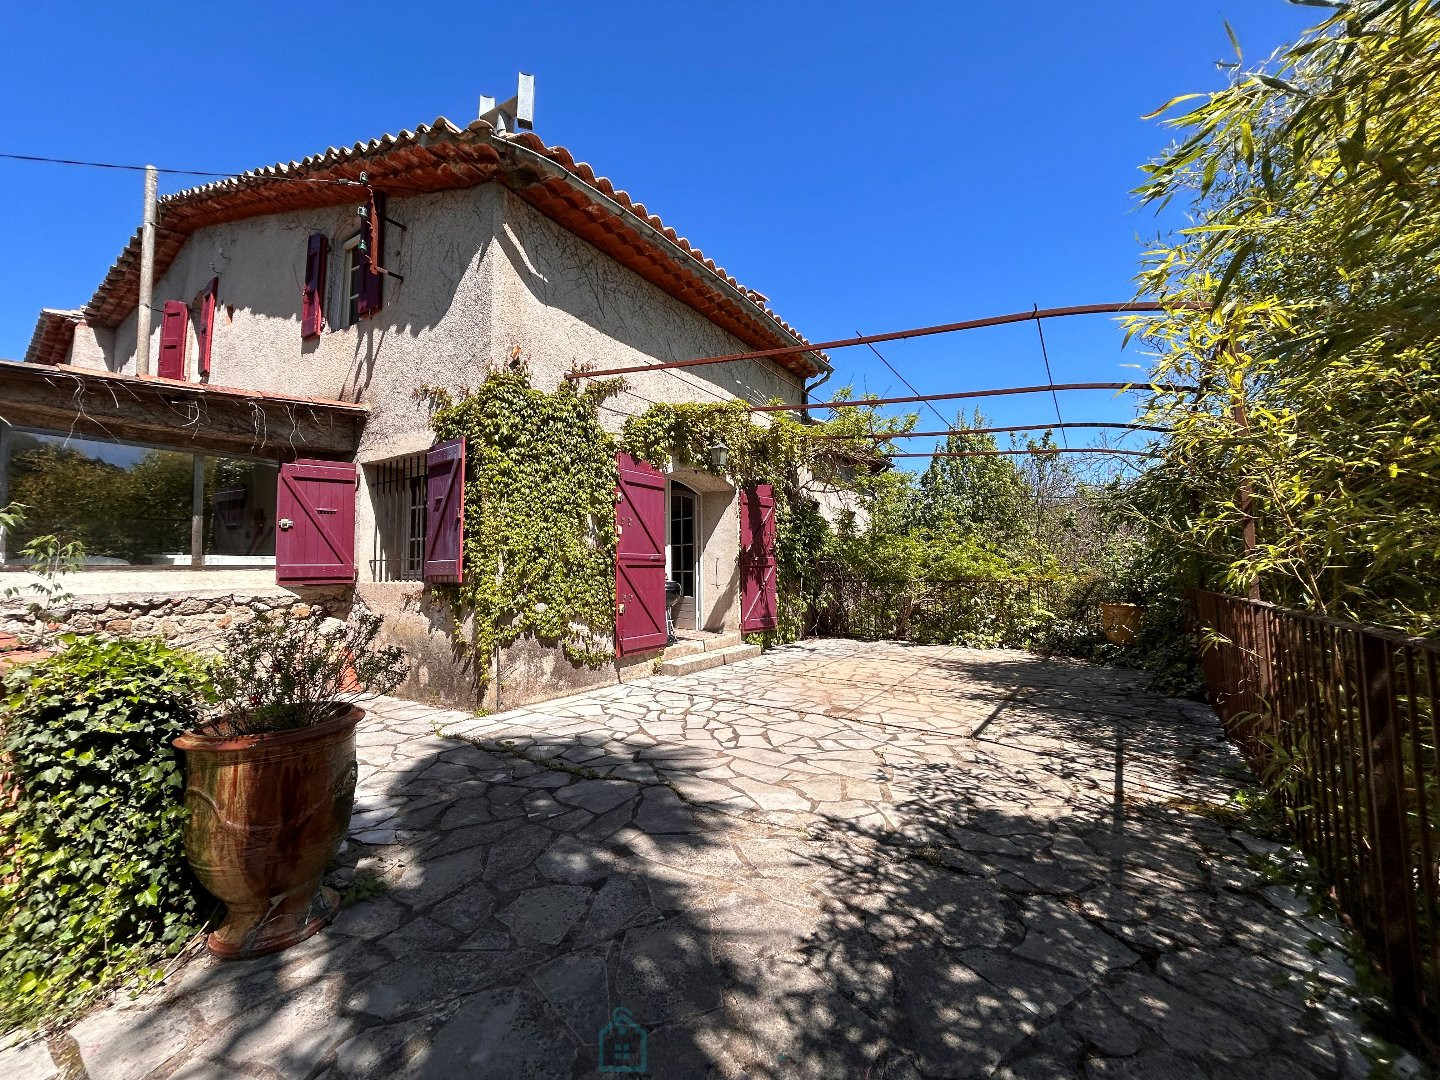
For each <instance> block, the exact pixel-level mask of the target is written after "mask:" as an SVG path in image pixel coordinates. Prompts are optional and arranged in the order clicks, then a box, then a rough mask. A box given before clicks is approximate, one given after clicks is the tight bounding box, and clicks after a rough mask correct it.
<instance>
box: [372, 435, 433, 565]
mask: <svg viewBox="0 0 1440 1080" xmlns="http://www.w3.org/2000/svg"><path fill="white" fill-rule="evenodd" d="M368 471H369V473H370V492H371V498H372V501H373V504H374V507H375V546H374V555H373V557H372V558H371V560H370V574H371V577H373V578H374V579H375V580H376V581H424V580H425V499H426V477H427V469H426V464H425V455H424V454H411V455H409V456H407V457H402V458H394V459H392V460H390V461H382V462H380V463H379V464H378V465H372V466H369V469H368Z"/></svg>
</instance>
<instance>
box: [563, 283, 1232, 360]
mask: <svg viewBox="0 0 1440 1080" xmlns="http://www.w3.org/2000/svg"><path fill="white" fill-rule="evenodd" d="M1176 309H1187V310H1206V311H1208V310H1209V305H1208V304H1200V303H1198V302H1195V301H1188V300H1181V301H1172V302H1170V303H1169V304H1157V303H1156V302H1154V301H1153V300H1133V301H1130V302H1128V303H1124V304H1077V305H1074V306H1072V307H1058V308H1040V309H1038V310H1030V311H1017V312H1014V313H1012V314H1010V315H992V316H990V317H988V318H985V319H966V320H965V321H963V322H953V323H941V324H940V325H938V326H917V327H913V328H912V329H909V330H892V331H890V332H889V333H887V334H857V335H856V336H855V337H851V338H838V339H836V340H835V341H819V342H815V343H813V344H810V345H786V346H784V347H783V348H779V349H757V350H754V351H752V352H739V353H727V354H725V355H724V356H702V357H698V358H696V359H694V360H671V361H668V362H665V363H659V364H636V365H633V366H631V367H618V368H600V369H598V370H595V371H569V372H566V373H565V377H566V378H567V379H598V378H603V377H605V376H607V375H628V374H630V373H631V372H633V371H663V370H665V369H667V368H685V367H699V366H701V365H703V364H726V363H730V362H731V361H733V360H764V359H767V358H769V357H774V356H796V355H799V354H800V353H808V352H818V351H820V350H823V349H847V348H849V347H850V346H852V345H873V344H875V343H876V342H880V341H903V340H907V339H909V338H917V337H928V336H930V335H931V334H951V333H954V332H955V331H957V330H978V329H980V328H981V327H984V326H1004V325H1006V324H1008V323H1018V322H1031V321H1036V320H1039V319H1059V318H1064V317H1065V316H1067V315H1119V314H1124V313H1126V312H1130V313H1147V312H1148V313H1157V314H1158V313H1160V312H1164V311H1170V310H1176Z"/></svg>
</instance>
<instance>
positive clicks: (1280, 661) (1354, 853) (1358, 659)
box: [1192, 592, 1440, 1051]
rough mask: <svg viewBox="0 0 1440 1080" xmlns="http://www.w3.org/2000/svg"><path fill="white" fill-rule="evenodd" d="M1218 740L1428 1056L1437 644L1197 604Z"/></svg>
mask: <svg viewBox="0 0 1440 1080" xmlns="http://www.w3.org/2000/svg"><path fill="white" fill-rule="evenodd" d="M1192 598H1193V601H1194V605H1195V615H1196V621H1197V626H1198V629H1199V632H1200V637H1201V641H1200V645H1201V663H1202V666H1203V667H1204V670H1205V680H1206V684H1207V686H1208V688H1209V691H1210V696H1211V700H1212V702H1213V704H1214V706H1215V709H1216V711H1217V712H1218V713H1219V714H1220V718H1221V720H1222V721H1223V722H1224V724H1225V728H1226V731H1227V732H1228V733H1229V735H1230V737H1231V738H1232V739H1233V740H1234V741H1235V742H1236V744H1237V745H1238V746H1239V747H1240V749H1241V751H1242V752H1243V753H1244V754H1245V756H1246V757H1247V759H1248V760H1249V763H1250V766H1251V768H1252V769H1254V770H1255V772H1256V774H1257V775H1258V776H1259V777H1260V778H1261V779H1262V780H1263V782H1264V783H1265V785H1266V787H1267V788H1268V789H1269V790H1270V792H1271V793H1272V795H1273V796H1274V797H1275V798H1276V799H1277V800H1278V801H1279V803H1280V804H1281V805H1282V806H1283V807H1284V809H1285V810H1286V812H1287V813H1286V816H1287V817H1288V818H1289V820H1290V824H1291V826H1292V827H1293V829H1294V830H1295V834H1296V839H1297V841H1298V842H1299V845H1300V847H1301V848H1302V849H1303V850H1304V851H1305V853H1306V854H1307V855H1308V856H1309V857H1310V858H1311V860H1312V861H1313V862H1314V863H1315V864H1316V866H1317V867H1318V868H1319V869H1320V871H1321V873H1322V874H1323V875H1324V877H1325V879H1326V881H1327V882H1328V883H1329V884H1330V886H1331V887H1332V888H1333V890H1334V897H1335V901H1336V904H1337V905H1338V907H1339V908H1340V910H1341V911H1342V912H1343V913H1344V914H1345V916H1346V917H1347V918H1348V919H1349V920H1350V922H1351V925H1352V926H1353V928H1354V930H1355V932H1356V933H1357V935H1358V936H1359V937H1360V938H1361V940H1363V941H1364V943H1365V945H1366V946H1367V948H1368V949H1369V951H1370V952H1371V954H1372V955H1373V957H1374V959H1375V961H1376V963H1377V966H1378V968H1379V970H1380V972H1381V973H1382V974H1383V975H1384V976H1385V977H1386V979H1387V980H1388V981H1389V983H1390V986H1391V989H1392V992H1393V995H1394V1000H1395V1003H1396V1005H1397V1006H1398V1008H1399V1009H1400V1010H1401V1011H1402V1012H1403V1013H1405V1014H1406V1015H1407V1016H1408V1017H1409V1019H1410V1020H1411V1021H1412V1022H1413V1023H1414V1024H1415V1025H1416V1027H1417V1030H1418V1031H1419V1032H1421V1033H1422V1035H1424V1033H1426V1032H1430V1033H1432V1035H1431V1036H1430V1038H1429V1039H1427V1041H1428V1042H1429V1044H1430V1048H1431V1049H1432V1051H1433V1050H1434V1047H1435V1044H1434V1041H1433V1038H1434V1036H1433V1033H1434V1032H1437V1031H1440V747H1437V731H1436V708H1437V702H1440V696H1437V692H1440V643H1437V642H1435V641H1432V640H1425V639H1419V638H1407V637H1403V636H1401V635H1398V634H1392V633H1389V632H1386V631H1382V630H1375V629H1372V628H1369V627H1365V626H1361V625H1359V624H1356V623H1347V622H1341V621H1339V620H1336V619H1330V618H1326V617H1324V616H1319V615H1311V614H1306V613H1303V612H1296V611H1288V610H1285V609H1283V608H1277V607H1274V606H1272V605H1269V604H1263V603H1259V602H1256V601H1252V600H1244V599H1240V598H1238V597H1233V596H1225V595H1221V594H1219V593H1212V592H1196V593H1194V594H1193V596H1192Z"/></svg>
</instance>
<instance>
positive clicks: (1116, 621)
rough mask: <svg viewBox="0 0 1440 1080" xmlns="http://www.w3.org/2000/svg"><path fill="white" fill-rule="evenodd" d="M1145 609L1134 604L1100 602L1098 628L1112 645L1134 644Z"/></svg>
mask: <svg viewBox="0 0 1440 1080" xmlns="http://www.w3.org/2000/svg"><path fill="white" fill-rule="evenodd" d="M1144 617H1145V609H1144V608H1143V607H1138V606H1137V605H1135V604H1101V605H1100V628H1101V629H1102V630H1104V631H1105V636H1106V637H1107V638H1109V639H1110V644H1112V645H1134V644H1135V639H1136V638H1137V637H1139V635H1140V620H1142V619H1143V618H1144Z"/></svg>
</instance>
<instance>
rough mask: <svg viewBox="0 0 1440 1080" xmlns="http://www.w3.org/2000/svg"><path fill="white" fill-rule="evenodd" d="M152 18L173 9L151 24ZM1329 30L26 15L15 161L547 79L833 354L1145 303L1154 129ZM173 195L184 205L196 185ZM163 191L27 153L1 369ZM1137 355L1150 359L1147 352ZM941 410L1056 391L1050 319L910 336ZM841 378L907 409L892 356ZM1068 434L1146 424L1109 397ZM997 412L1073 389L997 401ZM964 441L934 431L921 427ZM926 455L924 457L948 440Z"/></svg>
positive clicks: (1246, 13)
mask: <svg viewBox="0 0 1440 1080" xmlns="http://www.w3.org/2000/svg"><path fill="white" fill-rule="evenodd" d="M142 7H143V8H144V9H145V10H143V11H142V10H141V9H142ZM1323 14H1324V12H1323V11H1321V10H1320V9H1316V8H1313V7H1311V8H1305V7H1295V6H1292V5H1290V4H1288V3H1286V2H1284V0H1197V2H1193V3H1185V2H1183V0H1134V2H1131V3H1117V2H1115V0H1101V2H1099V3H1088V4H1081V3H1075V2H1073V0H1070V2H1060V0H1011V2H1008V3H990V4H980V3H957V2H955V0H949V2H946V3H928V4H918V3H896V4H890V5H884V6H882V5H877V4H873V3H867V4H863V5H862V4H854V3H844V2H840V3H837V2H830V3H823V4H821V3H811V4H803V5H802V4H774V3H771V4H715V3H710V4H693V3H691V4H687V3H676V2H674V0H670V2H667V3H663V4H662V3H626V4H616V5H610V4H597V3H589V4H581V3H574V2H558V0H551V2H547V3H544V4H525V3H522V2H512V3H508V4H448V5H431V4H426V3H423V2H408V3H402V4H395V3H386V4H379V3H369V2H355V3H347V4H343V5H334V6H329V5H326V4H323V3H319V2H311V3H304V4H297V3H293V2H290V3H283V4H280V3H263V4H261V3H243V2H242V3H237V4H232V5H229V6H226V7H221V8H207V7H204V6H203V5H202V6H197V5H195V4H193V3H186V4H149V5H139V4H111V3H104V4H99V3H84V4H80V3H69V4H21V3H15V4H7V5H4V10H3V11H0V70H3V71H4V72H5V79H4V83H5V86H6V89H7V92H6V93H5V94H4V95H3V96H0V150H3V151H7V152H18V153H27V154H39V155H49V156H55V157H68V158H84V159H94V160H103V161H118V162H134V163H143V162H146V161H151V162H154V163H155V164H157V165H162V166H169V167H176V168H196V169H207V170H210V169H213V170H217V171H236V172H238V171H241V170H244V169H247V168H252V167H255V166H258V165H263V164H268V163H271V162H274V161H280V160H289V159H292V158H299V157H302V156H304V155H306V154H310V153H314V152H316V151H319V150H322V149H324V148H325V147H327V146H330V145H336V144H341V145H343V144H345V143H349V142H354V141H356V140H361V139H368V138H371V137H373V136H376V135H379V134H381V133H383V132H387V131H396V130H399V129H400V128H403V127H413V126H414V125H416V124H418V123H421V122H426V121H429V120H432V119H433V118H434V117H435V116H437V115H442V114H443V115H445V116H448V117H449V118H451V119H452V120H454V121H456V122H458V123H461V124H464V123H466V122H468V121H469V120H470V119H472V118H473V116H474V115H475V109H476V99H477V96H478V95H479V94H481V93H491V94H496V95H498V96H508V95H509V94H510V93H512V92H513V87H514V82H515V73H516V71H517V70H522V69H523V70H527V71H532V72H534V73H535V76H536V79H537V94H536V97H537V105H536V114H537V115H536V119H537V123H536V131H537V133H538V134H539V135H540V136H541V137H542V138H544V139H545V140H546V141H547V142H551V143H560V144H562V145H564V146H567V147H569V148H570V149H571V150H572V151H573V152H574V153H575V155H576V157H577V158H580V159H582V160H585V161H589V162H590V163H591V164H592V165H594V166H595V167H596V169H597V171H598V172H600V173H602V174H604V175H607V176H609V177H610V178H611V179H612V180H614V181H615V182H616V184H617V186H619V187H623V188H625V189H626V190H627V191H629V192H630V193H631V194H632V195H633V196H634V197H636V198H637V199H639V200H641V201H643V202H644V203H645V204H646V206H647V207H648V208H649V209H650V210H651V212H653V213H658V214H660V216H661V217H662V218H664V220H665V221H666V222H667V223H668V224H670V225H672V226H674V227H675V228H676V229H677V230H678V231H679V232H680V233H681V234H682V235H685V236H687V237H689V238H690V239H691V241H692V242H694V243H696V244H697V245H699V246H700V247H702V248H703V249H704V250H705V252H706V254H707V255H709V256H712V257H714V258H715V259H716V260H717V262H719V263H720V264H721V265H723V266H725V267H726V269H728V270H729V271H730V272H731V273H732V274H734V275H735V276H736V277H737V278H738V279H739V280H740V281H741V282H742V283H744V284H746V285H749V286H751V287H753V288H756V289H759V290H760V291H761V292H763V293H766V294H767V295H768V296H770V297H771V303H772V305H773V306H774V307H775V309H776V310H777V311H779V312H780V314H781V315H783V316H784V317H785V318H786V319H788V320H789V321H790V322H791V323H793V324H794V325H795V326H797V327H798V328H799V329H800V330H801V331H802V332H803V333H805V334H806V335H807V336H808V337H810V338H811V339H812V340H823V339H827V338H835V337H841V336H844V335H847V334H853V333H854V332H856V331H857V330H862V331H867V332H879V331H881V330H888V329H898V328H902V327H907V326H914V325H919V324H929V323H938V322H948V321H953V320H957V319H965V318H971V317H976V316H983V315H991V314H997V313H1001V312H1007V311H1014V310H1019V309H1022V308H1028V307H1030V306H1031V305H1032V304H1039V305H1040V306H1041V307H1048V306H1058V305H1063V304H1073V303H1092V302H1100V301H1109V300H1124V299H1128V298H1129V297H1130V296H1131V295H1132V291H1133V285H1132V277H1133V275H1134V273H1135V271H1136V267H1137V262H1138V256H1139V253H1140V251H1141V243H1140V238H1142V237H1145V236H1149V235H1152V234H1153V233H1154V232H1155V230H1156V228H1157V223H1156V221H1155V219H1154V218H1153V216H1152V215H1151V214H1150V213H1149V212H1148V211H1145V212H1137V211H1136V208H1135V205H1134V201H1133V199H1132V197H1131V196H1130V195H1129V190H1130V189H1131V188H1132V187H1133V186H1134V185H1135V184H1136V183H1137V182H1138V180H1139V177H1140V174H1139V172H1138V171H1137V167H1138V166H1139V165H1140V164H1141V163H1142V162H1144V161H1145V160H1146V159H1147V158H1149V157H1150V156H1151V155H1153V154H1154V153H1155V152H1156V151H1158V150H1159V149H1160V148H1161V147H1162V146H1163V145H1164V144H1165V142H1166V141H1167V136H1166V135H1165V133H1164V132H1163V131H1162V130H1161V129H1160V128H1159V127H1158V126H1157V125H1156V124H1155V123H1154V122H1153V121H1151V122H1146V121H1142V120H1140V116H1141V115H1142V114H1144V113H1147V112H1149V111H1150V110H1152V109H1153V108H1155V107H1156V106H1157V105H1159V104H1160V103H1161V102H1163V101H1165V100H1167V99H1168V98H1170V97H1173V96H1175V95H1177V94H1180V93H1183V92H1187V91H1194V90H1206V89H1213V88H1216V87H1218V86H1220V85H1221V84H1222V83H1223V81H1224V74H1223V73H1222V72H1221V71H1219V70H1218V69H1217V68H1216V66H1215V61H1217V60H1222V59H1229V58H1230V56H1231V53H1230V46H1229V43H1228V41H1227V39H1226V36H1225V30H1224V25H1223V20H1224V19H1229V20H1230V22H1231V24H1232V25H1233V26H1234V27H1235V30H1236V32H1237V33H1238V35H1239V37H1240V39H1241V43H1242V45H1243V46H1244V47H1245V50H1246V56H1247V59H1248V58H1252V57H1253V58H1256V59H1258V58H1260V57H1261V56H1263V55H1264V54H1266V53H1269V52H1270V51H1271V50H1273V49H1274V48H1275V47H1276V46H1278V45H1280V44H1281V43H1283V42H1285V41H1287V40H1290V39H1293V38H1294V37H1295V36H1297V35H1298V33H1299V32H1300V31H1301V30H1302V29H1303V28H1304V27H1306V26H1308V25H1310V24H1312V23H1314V22H1317V21H1319V17H1320V16H1321V15H1323ZM189 183H190V182H187V181H185V180H183V179H181V178H176V177H166V178H162V187H161V190H162V192H163V191H172V190H176V189H177V188H180V187H185V186H188V184H189ZM140 196H141V178H140V176H139V175H138V174H133V173H119V172H106V171H98V170H89V169H75V168H61V167H56V166H46V165H35V164H23V163H17V162H5V161H0V205H3V206H5V207H6V208H8V215H7V216H8V219H9V220H8V221H7V227H6V233H7V236H8V240H9V243H8V245H7V251H6V256H7V257H6V260H5V271H4V273H3V274H0V281H3V282H4V288H3V289H0V357H11V358H19V357H20V356H22V355H23V354H24V351H25V346H26V343H27V342H28V340H29V337H30V333H31V330H32V328H33V326H34V322H35V316H36V313H37V312H38V310H39V309H40V308H41V307H42V306H58V307H78V306H80V305H81V304H83V303H84V301H85V300H87V299H88V298H89V296H90V294H91V292H92V291H93V289H94V287H95V285H96V284H97V283H98V282H99V280H100V278H101V277H102V276H103V274H104V272H105V270H106V268H107V267H108V266H109V265H110V263H111V261H112V260H113V259H114V258H115V256H116V255H118V254H119V252H120V250H121V248H122V246H123V245H124V243H125V241H126V239H127V238H128V237H129V235H130V234H131V232H132V231H133V230H134V228H135V227H136V225H137V223H138V221H139V216H140ZM1046 333H1047V339H1048V344H1049V347H1050V356H1051V362H1052V364H1053V367H1054V372H1055V377H1056V379H1057V380H1058V381H1082V380H1083V381H1090V380H1096V381H1099V380H1114V379H1125V378H1130V377H1133V375H1134V369H1133V368H1128V367H1124V366H1122V365H1125V364H1133V363H1138V362H1142V361H1143V357H1141V356H1139V355H1137V354H1135V353H1133V352H1131V353H1128V354H1127V353H1122V351H1121V348H1120V343H1121V335H1120V332H1119V330H1118V329H1117V328H1116V327H1115V326H1114V324H1112V323H1110V322H1109V321H1108V320H1106V319H1104V318H1093V317H1092V318H1089V319H1085V320H1070V321H1067V322H1052V323H1050V324H1049V325H1048V328H1047V331H1046ZM1132 348H1133V347H1132ZM883 351H884V352H885V354H886V356H887V357H888V358H889V359H890V360H891V361H892V362H893V363H895V364H896V365H897V366H898V367H899V368H900V370H901V371H902V372H904V374H905V375H906V376H907V377H908V378H909V379H910V380H911V381H912V382H913V383H915V385H916V386H918V387H919V388H920V389H921V390H922V391H926V392H940V391H944V390H956V389H969V388H981V387H989V386H1003V385H1015V384H1020V383H1032V382H1043V381H1045V380H1044V367H1043V364H1042V361H1041V358H1040V352H1039V347H1038V343H1037V339H1036V334H1035V329H1034V326H1033V325H1022V326H1018V327H1013V328H1005V329H998V330H983V331H974V332H970V333H967V334H963V335H948V336H944V337H940V338H931V339H928V340H924V341H920V342H911V343H897V344H892V345H889V346H887V347H884V349H883ZM834 360H835V362H836V366H837V376H836V378H835V379H833V380H832V385H837V386H838V385H843V384H844V383H845V382H847V381H850V382H854V384H855V385H856V386H857V387H859V388H864V389H868V390H871V391H874V392H877V393H884V392H889V393H891V394H903V393H906V392H907V391H906V390H905V389H904V388H903V387H902V386H900V385H899V383H898V380H896V379H895V378H894V376H892V375H891V374H890V372H889V371H887V370H886V369H885V368H884V367H883V365H882V364H881V363H880V361H879V360H878V359H876V358H875V357H874V355H873V354H871V353H869V352H868V351H867V350H865V349H863V348H862V349H845V350H840V351H838V352H836V353H835V354H834ZM1061 404H1062V408H1063V409H1064V410H1065V414H1066V418H1067V419H1074V420H1081V419H1126V418H1128V409H1127V408H1126V407H1125V406H1124V405H1123V404H1121V403H1119V402H1116V401H1114V400H1112V399H1111V398H1110V397H1109V396H1108V395H1106V394H1103V393H1095V394H1071V395H1069V396H1066V397H1063V398H1062V402H1061ZM986 410H987V412H989V413H990V414H991V415H992V417H993V418H994V419H996V420H997V421H998V422H1006V423H1022V422H1029V421H1044V420H1047V419H1049V418H1050V417H1051V416H1052V415H1053V414H1052V412H1051V410H1052V405H1051V403H1050V401H1049V399H1048V398H1043V397H1032V398H1010V399H996V400H994V401H992V402H991V403H990V404H988V405H987V406H986ZM922 415H924V416H928V418H929V421H930V422H932V423H925V422H924V421H922V423H925V426H927V427H928V426H938V422H935V417H934V416H933V415H932V414H929V413H924V414H922ZM928 445H929V444H928V443H917V444H914V445H912V446H911V447H910V448H911V449H917V450H919V449H926V448H928Z"/></svg>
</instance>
